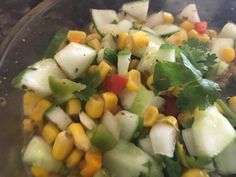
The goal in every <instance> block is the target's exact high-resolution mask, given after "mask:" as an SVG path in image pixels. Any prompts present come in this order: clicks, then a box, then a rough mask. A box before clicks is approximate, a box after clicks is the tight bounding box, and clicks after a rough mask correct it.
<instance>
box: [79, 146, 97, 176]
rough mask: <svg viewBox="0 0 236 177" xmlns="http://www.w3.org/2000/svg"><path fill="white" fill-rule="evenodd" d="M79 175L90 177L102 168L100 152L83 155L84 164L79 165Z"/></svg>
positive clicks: (89, 152)
mask: <svg viewBox="0 0 236 177" xmlns="http://www.w3.org/2000/svg"><path fill="white" fill-rule="evenodd" d="M81 167H82V168H81V170H80V175H81V176H82V177H92V176H94V174H95V173H96V172H98V171H99V170H100V169H101V167H102V154H101V153H100V152H93V151H88V152H86V154H85V162H84V163H83V164H82V165H81Z"/></svg>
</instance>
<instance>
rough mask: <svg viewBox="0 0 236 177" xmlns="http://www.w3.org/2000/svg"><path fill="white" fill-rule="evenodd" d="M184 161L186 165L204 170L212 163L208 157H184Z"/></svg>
mask: <svg viewBox="0 0 236 177" xmlns="http://www.w3.org/2000/svg"><path fill="white" fill-rule="evenodd" d="M186 160H187V162H188V164H189V165H190V166H191V167H194V168H205V167H206V166H207V165H209V164H210V163H212V160H211V159H210V158H209V157H193V156H186Z"/></svg>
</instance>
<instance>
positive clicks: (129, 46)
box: [125, 35, 133, 50]
mask: <svg viewBox="0 0 236 177" xmlns="http://www.w3.org/2000/svg"><path fill="white" fill-rule="evenodd" d="M125 49H126V50H132V49H133V40H132V36H131V35H129V36H128V39H127V41H126V45H125Z"/></svg>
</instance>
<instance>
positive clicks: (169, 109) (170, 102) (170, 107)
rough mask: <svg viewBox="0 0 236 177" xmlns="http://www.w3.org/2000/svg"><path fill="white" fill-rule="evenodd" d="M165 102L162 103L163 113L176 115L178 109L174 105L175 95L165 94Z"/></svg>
mask: <svg viewBox="0 0 236 177" xmlns="http://www.w3.org/2000/svg"><path fill="white" fill-rule="evenodd" d="M164 98H165V100H166V102H165V105H164V109H165V110H164V114H165V115H166V116H177V115H178V109H177V106H176V97H173V96H165V97H164Z"/></svg>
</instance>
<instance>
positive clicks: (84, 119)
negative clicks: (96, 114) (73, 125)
mask: <svg viewBox="0 0 236 177" xmlns="http://www.w3.org/2000/svg"><path fill="white" fill-rule="evenodd" d="M79 120H80V122H81V123H82V124H83V126H85V127H86V128H87V129H88V130H93V129H95V128H96V126H97V125H96V123H95V122H94V120H93V119H92V118H90V117H89V116H88V115H87V114H86V113H85V112H83V111H82V112H81V113H80V114H79Z"/></svg>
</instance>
